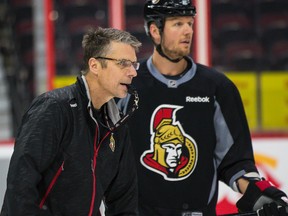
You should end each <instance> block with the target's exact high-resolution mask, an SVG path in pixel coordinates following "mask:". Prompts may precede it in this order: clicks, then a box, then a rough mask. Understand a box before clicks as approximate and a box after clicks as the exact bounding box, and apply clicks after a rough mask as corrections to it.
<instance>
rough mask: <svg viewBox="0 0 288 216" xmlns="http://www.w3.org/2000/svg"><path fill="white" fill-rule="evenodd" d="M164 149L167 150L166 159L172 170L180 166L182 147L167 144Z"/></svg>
mask: <svg viewBox="0 0 288 216" xmlns="http://www.w3.org/2000/svg"><path fill="white" fill-rule="evenodd" d="M162 148H163V149H165V153H166V159H165V162H166V164H167V165H168V166H169V167H170V168H175V167H176V166H177V165H178V162H179V160H180V157H181V154H182V145H181V144H177V145H175V144H173V143H166V144H164V145H162Z"/></svg>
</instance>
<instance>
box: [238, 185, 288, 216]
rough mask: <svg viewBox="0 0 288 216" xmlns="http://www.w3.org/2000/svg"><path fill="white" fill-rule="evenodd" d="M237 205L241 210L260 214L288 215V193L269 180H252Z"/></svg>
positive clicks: (260, 215)
mask: <svg viewBox="0 0 288 216" xmlns="http://www.w3.org/2000/svg"><path fill="white" fill-rule="evenodd" d="M236 206H237V208H238V210H239V212H247V211H257V213H258V215H259V216H270V215H275V216H278V215H279V216H288V198H287V195H286V194H285V193H284V192H283V191H281V190H279V189H277V188H276V187H274V186H272V185H271V184H270V182H269V181H266V180H262V181H255V180H253V181H250V182H249V185H248V187H247V190H246V191H245V193H244V195H243V196H242V197H241V198H240V199H239V200H238V202H237V203H236Z"/></svg>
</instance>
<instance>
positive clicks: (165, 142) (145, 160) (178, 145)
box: [140, 105, 198, 181]
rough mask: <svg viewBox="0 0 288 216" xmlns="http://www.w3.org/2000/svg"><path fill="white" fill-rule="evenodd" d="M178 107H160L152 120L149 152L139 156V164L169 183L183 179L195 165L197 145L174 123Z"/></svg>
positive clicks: (155, 111) (179, 107) (177, 123)
mask: <svg viewBox="0 0 288 216" xmlns="http://www.w3.org/2000/svg"><path fill="white" fill-rule="evenodd" d="M181 108H182V107H181V106H174V105H161V106H159V107H157V108H156V109H155V110H154V112H153V114H152V117H151V122H150V133H151V139H150V140H151V142H150V149H149V150H147V151H145V152H144V153H143V154H142V156H141V159H140V160H141V163H142V165H143V166H145V167H146V168H147V169H149V170H151V171H153V172H156V173H158V174H160V175H162V176H163V177H164V179H166V180H168V181H179V180H183V179H186V178H187V177H188V176H190V175H191V173H192V172H193V171H194V168H195V166H196V163H197V156H198V152H197V145H196V142H195V141H194V139H192V138H191V137H190V136H189V135H187V134H186V133H185V131H184V130H183V128H182V126H181V124H180V122H178V121H176V111H177V110H179V109H181Z"/></svg>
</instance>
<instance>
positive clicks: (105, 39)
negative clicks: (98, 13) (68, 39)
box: [82, 27, 142, 75]
mask: <svg viewBox="0 0 288 216" xmlns="http://www.w3.org/2000/svg"><path fill="white" fill-rule="evenodd" d="M112 41H113V42H121V43H125V44H128V45H131V46H132V47H133V48H134V49H135V51H136V52H138V51H139V48H140V46H141V45H142V44H141V42H140V41H139V40H138V39H137V38H136V37H135V36H133V35H131V34H130V33H129V32H127V31H123V30H119V29H115V28H101V27H98V28H96V29H89V30H88V32H87V33H86V34H85V35H84V36H83V40H82V48H83V61H84V71H82V74H84V75H85V74H86V73H87V72H88V71H87V70H88V61H89V59H90V58H92V57H97V56H106V55H107V54H108V52H109V49H110V44H111V42H112Z"/></svg>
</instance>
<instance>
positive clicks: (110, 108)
mask: <svg viewBox="0 0 288 216" xmlns="http://www.w3.org/2000/svg"><path fill="white" fill-rule="evenodd" d="M79 81H80V83H82V86H84V90H85V92H86V97H87V98H88V104H87V110H88V111H89V114H90V116H91V118H92V119H93V120H94V121H95V122H97V121H96V119H95V118H94V117H93V111H92V101H91V96H90V92H89V86H88V83H87V81H86V78H85V76H84V75H82V76H81V79H79ZM103 106H105V109H107V115H108V117H109V119H110V120H111V121H112V123H113V124H114V125H115V124H116V123H117V122H118V121H119V120H120V113H119V109H118V107H117V105H116V102H115V100H114V99H113V98H112V99H111V100H109V101H108V102H107V103H105V104H104V105H103Z"/></svg>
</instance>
